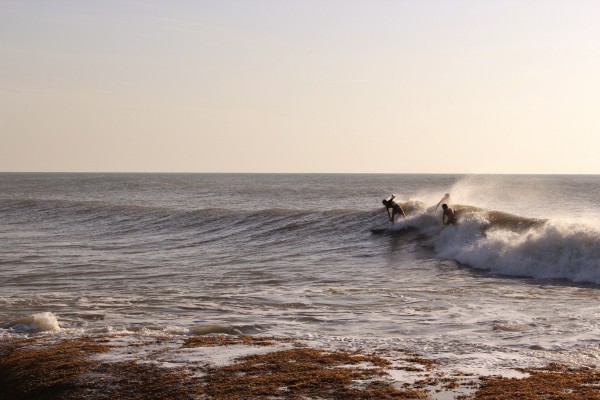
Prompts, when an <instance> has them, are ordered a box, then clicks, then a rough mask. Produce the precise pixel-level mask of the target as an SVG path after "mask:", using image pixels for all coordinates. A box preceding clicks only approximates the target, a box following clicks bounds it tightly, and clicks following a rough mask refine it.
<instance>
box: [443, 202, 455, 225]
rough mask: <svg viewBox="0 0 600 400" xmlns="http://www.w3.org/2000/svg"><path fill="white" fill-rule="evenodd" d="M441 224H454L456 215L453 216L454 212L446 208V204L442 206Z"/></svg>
mask: <svg viewBox="0 0 600 400" xmlns="http://www.w3.org/2000/svg"><path fill="white" fill-rule="evenodd" d="M442 210H444V211H443V213H442V224H444V225H450V224H455V223H456V215H455V214H454V210H453V209H451V208H450V207H448V204H446V203H444V204H442Z"/></svg>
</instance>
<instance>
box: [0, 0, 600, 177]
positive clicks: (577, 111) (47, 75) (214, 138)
mask: <svg viewBox="0 0 600 400" xmlns="http://www.w3.org/2000/svg"><path fill="white" fill-rule="evenodd" d="M598 21H600V2H599V1H595V0H589V1H584V0H569V1H567V0H562V1H556V0H539V1H538V0H501V1H500V0H498V1H495V0H364V1H359V0H302V1H293V0H237V1H234V0H218V1H212V0H211V1H203V0H160V1H159V0H101V1H100V0H98V1H92V0H90V1H81V0H52V1H48V0H38V1H33V0H0V171H4V172H282V173H313V172H316V173H320V172H323V173H465V174H476V173H507V174H510V173H524V174H526V173H527V174H529V173H531V174H538V173H542V174H544V173H545V174H600V24H599V23H598Z"/></svg>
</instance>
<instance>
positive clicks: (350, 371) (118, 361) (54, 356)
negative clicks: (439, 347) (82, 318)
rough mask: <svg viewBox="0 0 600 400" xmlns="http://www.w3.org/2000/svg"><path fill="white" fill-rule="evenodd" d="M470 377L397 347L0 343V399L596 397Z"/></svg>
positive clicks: (103, 340) (572, 387) (567, 374)
mask: <svg viewBox="0 0 600 400" xmlns="http://www.w3.org/2000/svg"><path fill="white" fill-rule="evenodd" d="M504 375H505V376H497V375H496V376H493V375H492V376H489V375H476V374H473V373H468V372H464V371H459V370H454V369H453V368H452V366H448V365H443V364H442V363H441V362H439V361H436V360H432V359H429V358H428V357H427V355H426V354H416V353H414V352H410V351H407V350H404V349H401V348H389V349H385V350H381V351H380V350H378V351H376V352H375V353H373V352H367V351H361V350H356V349H354V350H346V349H331V348H319V347H318V346H317V345H315V343H314V342H309V341H303V340H298V339H290V338H277V337H261V336H229V335H219V336H196V337H166V336H164V337H163V336H154V337H140V336H127V335H123V336H118V335H117V336H114V335H112V336H108V335H99V336H86V337H80V338H74V339H73V338H71V339H64V338H60V337H56V336H31V337H27V338H16V337H12V338H5V339H3V340H2V341H0V393H1V396H0V397H1V398H2V399H6V400H25V399H28V400H29V399H40V400H51V399H52V400H53V399H67V400H68V399H90V400H92V399H93V400H96V399H139V400H150V399H254V398H265V399H348V400H353V399H436V400H446V399H461V400H466V399H486V400H487V399H524V400H525V399H527V400H529V399H600V370H597V369H591V368H569V367H567V366H564V365H558V364H552V365H548V366H545V367H543V368H524V369H520V370H515V371H512V372H510V373H508V374H504Z"/></svg>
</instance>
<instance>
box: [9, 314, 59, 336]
mask: <svg viewBox="0 0 600 400" xmlns="http://www.w3.org/2000/svg"><path fill="white" fill-rule="evenodd" d="M2 328H3V329H10V330H11V331H13V332H18V333H26V332H60V331H61V327H60V325H59V324H58V319H57V318H56V316H55V315H54V314H52V313H51V312H42V313H37V314H32V315H29V316H26V317H23V318H19V319H17V320H14V321H10V322H7V323H5V324H2Z"/></svg>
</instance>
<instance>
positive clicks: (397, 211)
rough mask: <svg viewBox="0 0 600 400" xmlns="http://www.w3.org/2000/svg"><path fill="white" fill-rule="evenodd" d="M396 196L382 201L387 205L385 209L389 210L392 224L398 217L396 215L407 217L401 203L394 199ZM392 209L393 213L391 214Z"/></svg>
mask: <svg viewBox="0 0 600 400" xmlns="http://www.w3.org/2000/svg"><path fill="white" fill-rule="evenodd" d="M395 197H396V196H394V195H392V197H391V198H390V199H389V200H386V199H383V200H382V201H381V203H383V205H384V206H385V211H387V214H388V218H389V219H390V221H391V222H392V224H393V223H394V220H395V219H396V215H402V218H404V217H406V214H404V210H402V207H400V204H398V203H396V202H395V201H394V198H395ZM390 209H391V210H392V212H391V214H390Z"/></svg>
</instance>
